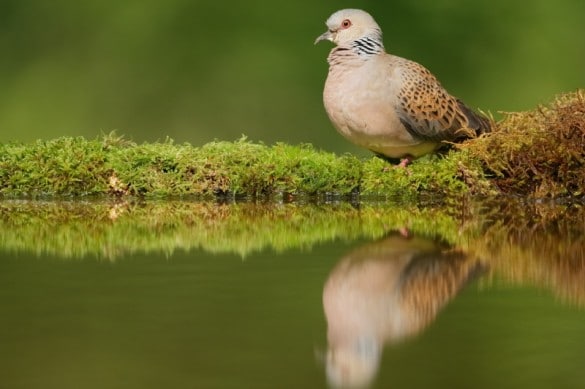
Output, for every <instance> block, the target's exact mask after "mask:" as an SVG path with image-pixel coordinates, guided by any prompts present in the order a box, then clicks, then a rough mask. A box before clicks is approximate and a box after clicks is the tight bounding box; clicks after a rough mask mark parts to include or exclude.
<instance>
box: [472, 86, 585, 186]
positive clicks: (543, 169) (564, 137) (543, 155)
mask: <svg viewBox="0 0 585 389" xmlns="http://www.w3.org/2000/svg"><path fill="white" fill-rule="evenodd" d="M464 147H465V148H466V149H468V151H469V152H470V155H471V156H472V157H475V158H479V159H480V160H481V161H482V163H483V165H484V167H485V171H486V174H487V175H488V176H491V177H493V179H492V180H491V181H492V182H493V184H494V185H495V186H496V187H497V188H498V189H499V190H500V191H502V192H504V193H510V194H515V195H521V196H528V197H535V198H543V197H560V196H561V197H562V196H571V197H579V196H583V195H584V193H585V91H584V90H579V91H576V92H573V93H568V94H564V95H561V96H558V97H557V98H556V100H555V101H554V102H553V103H551V104H550V105H548V106H542V107H538V108H537V109H535V110H533V111H527V112H519V113H508V114H506V117H505V118H504V120H502V121H501V122H499V123H498V124H497V125H496V128H495V130H494V132H492V133H491V134H489V135H488V136H485V137H482V138H479V139H477V140H475V141H474V142H470V143H468V144H467V145H465V146H464Z"/></svg>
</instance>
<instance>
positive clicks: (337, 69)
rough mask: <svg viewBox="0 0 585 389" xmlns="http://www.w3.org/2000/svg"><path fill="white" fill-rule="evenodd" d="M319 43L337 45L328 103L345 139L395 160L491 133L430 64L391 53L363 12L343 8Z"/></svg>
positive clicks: (331, 56)
mask: <svg viewBox="0 0 585 389" xmlns="http://www.w3.org/2000/svg"><path fill="white" fill-rule="evenodd" d="M325 24H326V25H327V31H326V32H325V33H323V34H321V35H320V36H319V37H317V39H316V40H315V44H317V43H319V42H321V41H330V42H332V43H333V44H334V45H335V47H334V48H333V49H332V50H331V52H330V53H329V56H328V57H327V62H328V63H329V72H328V74H327V79H326V81H325V87H324V90H323V103H324V106H325V110H326V112H327V115H328V116H329V119H330V120H331V122H332V123H333V125H334V127H335V128H336V129H337V131H338V132H339V133H341V135H343V136H344V137H345V138H347V139H348V140H349V141H350V142H352V143H354V144H356V145H358V146H360V147H363V148H366V149H368V150H370V151H372V152H374V153H375V154H376V155H378V156H379V157H381V158H384V159H386V160H389V161H391V162H395V161H396V162H397V161H401V162H400V165H402V166H406V165H407V164H408V163H410V162H411V161H412V160H414V159H416V158H418V157H421V156H423V155H425V154H429V153H432V152H435V151H437V150H438V149H440V148H442V147H441V146H443V145H446V144H448V143H454V142H460V141H462V140H465V139H468V138H473V137H476V136H478V135H480V134H482V133H486V132H490V130H491V127H492V126H491V122H490V120H489V119H488V118H487V117H485V116H484V115H482V114H479V113H477V112H475V111H473V110H472V109H471V108H469V107H468V106H467V105H465V104H464V103H463V102H462V101H461V100H460V99H458V98H457V97H454V96H453V95H451V94H450V93H449V92H447V91H446V90H445V88H443V86H442V85H441V83H440V82H439V81H438V80H437V78H436V77H435V76H434V75H433V74H432V73H431V72H430V71H429V70H428V69H427V68H425V67H424V66H423V65H421V64H419V63H417V62H414V61H411V60H408V59H405V58H401V57H398V56H395V55H392V54H389V53H387V52H386V50H385V48H384V43H383V41H382V30H381V28H380V26H379V25H378V23H376V21H375V20H374V18H373V17H372V16H371V15H370V14H369V13H367V12H366V11H363V10H360V9H342V10H340V11H337V12H335V13H333V14H332V15H331V16H330V17H329V18H328V19H327V21H326V23H325Z"/></svg>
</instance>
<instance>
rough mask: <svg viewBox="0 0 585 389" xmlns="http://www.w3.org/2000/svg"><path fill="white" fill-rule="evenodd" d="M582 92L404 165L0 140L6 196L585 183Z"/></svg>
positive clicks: (548, 189) (97, 142) (440, 190)
mask: <svg viewBox="0 0 585 389" xmlns="http://www.w3.org/2000/svg"><path fill="white" fill-rule="evenodd" d="M584 150H585V99H584V92H583V91H577V92H575V93H571V94H567V95H563V96H560V97H559V98H557V100H555V101H554V102H553V103H552V104H551V105H550V106H548V107H539V108H537V109H536V110H534V111H530V112H524V113H513V114H508V115H507V116H506V118H505V119H504V120H503V121H501V122H500V123H497V124H496V126H495V129H494V131H493V132H492V133H491V134H488V135H486V136H482V137H481V138H479V139H475V140H472V141H469V142H467V143H465V144H463V145H460V146H458V147H457V149H456V150H452V151H451V152H449V153H447V154H446V155H441V156H437V155H431V156H426V157H423V158H421V159H419V160H417V161H415V162H414V163H413V164H412V165H410V166H409V167H408V168H407V169H399V168H394V167H393V166H391V165H389V164H388V163H387V162H385V161H383V160H381V159H379V158H376V157H372V158H366V159H359V158H357V157H355V156H352V155H348V154H346V155H341V156H339V155H335V154H333V153H329V152H325V151H322V150H317V149H315V148H314V147H312V146H310V145H300V146H292V145H286V144H275V145H264V144H259V143H252V142H249V141H248V140H246V139H240V140H238V141H235V142H224V141H218V142H212V143H209V144H206V145H203V146H201V147H194V146H192V145H189V144H175V143H174V142H173V141H172V140H167V141H165V142H161V143H151V144H146V143H145V144H136V143H134V142H131V141H128V140H126V139H124V138H123V137H119V136H116V135H115V134H110V135H106V136H104V137H102V138H99V139H94V140H87V139H84V138H69V137H63V138H58V139H53V140H48V141H41V140H39V141H37V142H35V143H33V144H14V143H11V144H3V145H0V194H2V195H3V196H4V197H22V196H29V197H38V196H88V195H113V196H141V197H184V196H194V197H198V198H217V197H227V198H239V197H245V198H259V197H260V198H268V199H276V200H284V201H289V200H295V199H299V198H312V199H314V198H318V199H327V198H330V197H342V198H355V197H357V196H360V197H361V198H374V197H376V198H377V197H382V198H400V199H417V200H420V199H431V200H432V199H444V198H445V197H459V196H462V195H469V194H473V195H480V196H487V195H494V194H499V193H507V194H516V195H522V196H526V197H558V196H572V197H575V196H583V194H584V193H585V167H584V161H585V156H584Z"/></svg>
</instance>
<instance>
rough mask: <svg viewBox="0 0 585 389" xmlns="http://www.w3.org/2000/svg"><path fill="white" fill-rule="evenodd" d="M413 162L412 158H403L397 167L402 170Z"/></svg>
mask: <svg viewBox="0 0 585 389" xmlns="http://www.w3.org/2000/svg"><path fill="white" fill-rule="evenodd" d="M411 162H412V157H405V158H402V159H401V160H400V163H399V164H398V165H396V166H397V167H400V168H406V166H408V165H409V164H410V163H411Z"/></svg>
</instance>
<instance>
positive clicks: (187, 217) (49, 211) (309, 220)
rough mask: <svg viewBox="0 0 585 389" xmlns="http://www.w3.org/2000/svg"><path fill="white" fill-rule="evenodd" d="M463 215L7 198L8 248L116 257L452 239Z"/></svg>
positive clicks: (346, 207)
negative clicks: (396, 236)
mask: <svg viewBox="0 0 585 389" xmlns="http://www.w3.org/2000/svg"><path fill="white" fill-rule="evenodd" d="M456 223H457V221H456V219H455V218H454V217H452V216H450V215H449V214H448V212H447V211H446V210H445V209H443V210H439V209H432V208H421V207H417V206H414V205H413V206H408V205H401V204H387V205H381V206H368V205H362V206H360V208H359V209H357V208H355V207H353V206H352V205H350V204H348V203H337V204H323V205H311V204H305V205H299V204H275V203H268V204H252V203H241V204H215V203H202V202H187V201H164V202H139V203H130V202H103V201H102V202H30V201H4V202H0V230H1V231H2V247H3V249H4V250H11V251H27V252H37V253H39V254H40V253H49V254H54V255H59V256H63V257H80V256H84V255H96V256H100V257H107V258H111V259H114V258H117V257H120V256H123V255H124V254H128V253H132V252H151V251H154V252H167V253H171V252H173V251H174V250H181V249H182V250H189V249H194V248H202V249H204V250H206V251H209V252H227V253H239V254H240V255H246V254H248V253H250V252H254V251H258V250H262V249H265V248H271V249H274V250H276V251H281V250H285V249H291V248H309V247H311V246H313V245H315V244H317V243H319V242H327V241H332V240H335V239H349V240H353V239H358V238H368V239H372V238H378V237H380V236H382V235H384V234H385V233H386V231H388V230H392V229H398V228H404V227H407V228H409V229H411V230H412V231H414V232H416V233H421V234H424V235H425V236H437V237H441V238H442V239H443V240H446V241H450V242H453V241H454V240H455V239H457V236H458V229H457V225H456Z"/></svg>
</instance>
